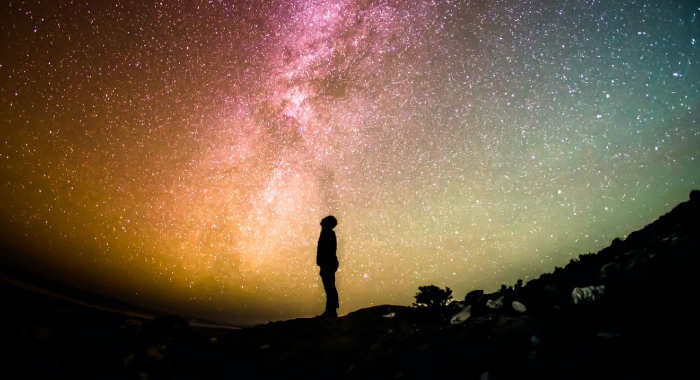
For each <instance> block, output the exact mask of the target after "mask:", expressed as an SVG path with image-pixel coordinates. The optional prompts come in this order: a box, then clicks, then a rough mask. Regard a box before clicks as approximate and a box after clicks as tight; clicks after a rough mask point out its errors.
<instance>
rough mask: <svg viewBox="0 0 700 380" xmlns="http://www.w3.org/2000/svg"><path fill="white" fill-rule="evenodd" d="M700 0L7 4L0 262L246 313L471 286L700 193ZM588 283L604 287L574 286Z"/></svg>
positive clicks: (251, 318) (206, 310)
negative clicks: (322, 273)
mask: <svg viewBox="0 0 700 380" xmlns="http://www.w3.org/2000/svg"><path fill="white" fill-rule="evenodd" d="M699 65H700V6H699V5H698V3H696V2H691V1H598V0H587V1H577V0H563V1H545V0H523V1H497V0H488V1H486V0H471V1H467V0H432V1H428V0H412V1H400V0H357V1H350V0H305V1H281V0H280V1H252V0H251V1H233V0H217V1H199V0H181V1H174V0H173V1H163V2H158V1H145V0H144V1H119V0H101V1H91V0H81V1H69V0H52V1H48V0H45V1H37V0H31V1H15V0H12V1H4V2H3V3H2V5H0V238H1V245H2V246H4V247H6V249H5V250H4V251H3V253H2V257H0V261H2V262H7V263H12V264H13V265H18V266H20V267H22V268H25V269H27V270H30V271H32V272H34V273H37V274H40V275H42V276H46V277H49V278H52V279H54V280H58V281H62V282H65V283H68V284H71V285H74V286H77V287H80V288H84V289H89V290H93V291H95V292H98V293H101V294H104V295H108V296H112V297H117V298H119V299H122V300H125V301H128V302H131V303H133V304H136V305H140V306H147V307H151V308H156V309H159V310H165V311H168V312H173V313H180V314H182V315H188V316H190V317H195V318H207V319H211V320H218V321H223V322H226V323H231V324H245V323H257V322H266V321H269V320H279V319H288V318H296V317H308V316H313V315H317V314H320V312H321V311H322V310H323V305H324V302H325V295H324V293H323V287H322V285H321V281H320V277H319V276H318V267H316V265H315V254H316V244H317V241H318V236H319V233H320V225H319V223H320V221H321V219H322V218H323V217H325V216H326V215H334V216H336V217H337V219H338V222H339V224H338V226H337V227H336V229H335V230H336V233H337V236H338V257H339V260H340V271H339V272H338V273H337V283H338V290H339V293H340V303H341V308H340V309H339V313H340V314H345V313H348V312H351V311H353V310H357V309H359V308H363V307H369V306H372V305H378V304H385V303H391V304H399V305H408V304H411V303H412V302H413V301H414V299H413V295H414V294H415V293H416V291H417V288H418V286H423V285H429V284H435V285H438V286H441V287H443V286H449V287H450V288H451V289H453V291H454V296H455V298H457V299H461V298H463V297H464V295H465V294H466V293H467V292H468V291H470V290H473V289H485V290H487V291H493V290H495V289H497V288H499V287H500V285H501V284H502V283H505V284H511V285H512V284H513V283H515V282H516V280H518V279H523V280H525V281H527V280H529V279H532V278H535V277H538V276H539V274H541V273H543V272H550V271H552V270H553V269H554V267H555V266H564V265H565V264H567V263H568V262H569V260H571V259H572V258H574V257H578V255H579V254H582V253H588V252H596V251H598V250H599V249H601V248H603V247H605V246H607V245H609V244H610V241H611V240H612V239H614V238H616V237H621V238H624V237H625V236H626V235H627V234H629V233H630V232H632V231H634V230H637V229H639V228H641V227H643V226H644V225H646V224H648V223H650V222H652V221H653V220H654V219H656V218H657V217H658V216H660V215H662V214H663V213H665V212H667V211H669V210H670V209H671V208H672V207H673V206H675V205H676V204H678V203H679V202H681V201H684V200H686V199H687V197H688V194H689V192H690V190H691V189H693V188H700V123H699V122H698V121H699V120H700V113H699V112H698V110H699V107H700V69H699ZM583 285H589V284H583Z"/></svg>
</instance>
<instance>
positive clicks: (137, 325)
mask: <svg viewBox="0 0 700 380" xmlns="http://www.w3.org/2000/svg"><path fill="white" fill-rule="evenodd" d="M119 328H120V329H122V330H124V331H125V332H126V333H128V334H129V335H131V336H139V334H141V328H142V324H141V321H137V320H135V319H127V320H126V321H125V322H124V323H123V324H122V325H121V326H119Z"/></svg>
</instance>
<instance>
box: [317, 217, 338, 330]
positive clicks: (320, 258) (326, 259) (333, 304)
mask: <svg viewBox="0 0 700 380" xmlns="http://www.w3.org/2000/svg"><path fill="white" fill-rule="evenodd" d="M337 225H338V221H337V220H336V219H335V217H333V216H327V217H325V218H323V220H322V221H321V236H320V237H319V238H318V249H317V250H316V265H318V266H320V267H321V280H322V281H323V289H324V290H325V291H326V311H324V312H323V314H321V315H319V317H320V318H335V317H337V316H338V314H337V313H336V311H335V309H337V308H339V307H340V305H339V304H338V290H337V289H336V288H335V272H336V271H337V270H338V257H337V256H336V250H337V247H338V243H337V240H336V239H335V231H333V228H334V227H335V226H337Z"/></svg>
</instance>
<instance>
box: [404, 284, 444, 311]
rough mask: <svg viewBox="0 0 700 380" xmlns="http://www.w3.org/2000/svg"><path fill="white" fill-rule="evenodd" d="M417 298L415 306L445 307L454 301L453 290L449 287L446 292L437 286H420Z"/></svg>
mask: <svg viewBox="0 0 700 380" xmlns="http://www.w3.org/2000/svg"><path fill="white" fill-rule="evenodd" d="M415 297H416V302H415V303H414V304H413V306H428V307H436V306H445V305H447V303H448V302H450V300H452V290H450V288H449V287H448V286H446V287H445V289H444V290H443V289H440V288H438V287H437V286H435V285H429V286H419V287H418V293H416V295H415Z"/></svg>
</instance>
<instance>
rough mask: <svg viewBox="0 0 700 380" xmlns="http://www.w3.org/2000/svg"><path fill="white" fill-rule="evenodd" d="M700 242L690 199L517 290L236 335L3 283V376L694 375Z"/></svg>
mask: <svg viewBox="0 0 700 380" xmlns="http://www.w3.org/2000/svg"><path fill="white" fill-rule="evenodd" d="M699 239H700V192H698V191H694V192H693V193H691V200H690V201H688V202H685V203H682V204H680V205H679V206H677V207H676V208H675V209H674V210H673V211H671V212H670V213H668V214H667V215H664V216H662V217H661V218H659V220H657V221H656V222H654V223H653V224H651V225H649V226H647V227H645V228H644V229H643V230H640V231H637V232H634V233H632V234H631V235H629V237H628V238H627V239H625V240H624V241H621V240H619V239H616V240H615V241H613V243H612V245H611V246H610V247H608V248H605V249H603V250H602V251H600V252H598V253H597V254H590V255H581V256H580V257H579V258H578V259H575V260H572V261H571V262H570V263H569V264H568V265H567V266H566V267H565V268H556V270H555V271H554V272H553V273H548V274H543V275H542V276H540V278H539V279H536V280H532V281H530V282H528V283H527V284H526V285H524V286H522V287H520V286H516V287H514V288H506V289H502V290H501V291H499V292H496V293H493V294H483V292H478V291H476V292H472V293H470V294H469V295H468V296H467V298H466V299H465V300H464V301H461V302H454V303H452V304H450V305H449V306H447V307H444V308H434V309H433V308H408V307H402V306H388V305H387V306H377V307H373V308H368V309H362V310H358V311H356V312H353V313H350V314H348V315H347V316H344V317H341V318H337V319H322V320H321V319H297V320H291V321H284V322H276V323H269V324H266V325H260V326H256V327H253V328H248V329H240V330H223V329H221V330H217V329H204V328H193V327H190V326H189V325H188V323H187V321H185V320H183V319H181V318H179V317H176V316H165V317H160V318H156V319H154V320H152V321H151V320H147V319H139V318H133V317H128V316H126V315H123V314H118V313H110V312H106V311H100V310H97V309H93V308H89V307H85V306H80V305H77V304H73V303H70V302H67V301H62V300H58V299H55V298H52V297H49V296H46V295H42V294H39V293H36V292H32V291H29V290H25V289H22V288H18V287H15V286H13V285H11V284H8V283H4V282H0V308H1V310H2V313H1V315H0V336H1V338H0V339H1V340H0V350H1V351H0V354H1V361H0V378H3V379H14V378H46V379H49V378H71V379H80V378H86V379H88V378H89V379H130V378H131V379H150V380H154V379H219V378H222V379H224V378H225V379H235V378H244V379H245V378H292V379H293V378H304V379H308V378H322V377H323V378H329V379H343V378H348V379H363V378H380V379H414V378H469V379H542V378H552V379H658V378H667V379H672V378H676V379H683V378H694V377H695V376H694V373H695V372H697V371H696V370H695V368H694V364H693V363H695V361H696V360H697V358H698V354H699V353H700V327H699V326H698V322H697V321H698V314H697V310H699V309H700V307H698V306H699V305H698V294H700V276H698V270H700V242H699ZM514 301H516V302H515V303H514ZM521 305H524V306H525V308H526V310H525V311H523V309H522V307H521ZM460 313H461V314H460ZM455 315H461V318H460V320H455V318H453V317H454V316H455ZM460 321H461V322H460Z"/></svg>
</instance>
